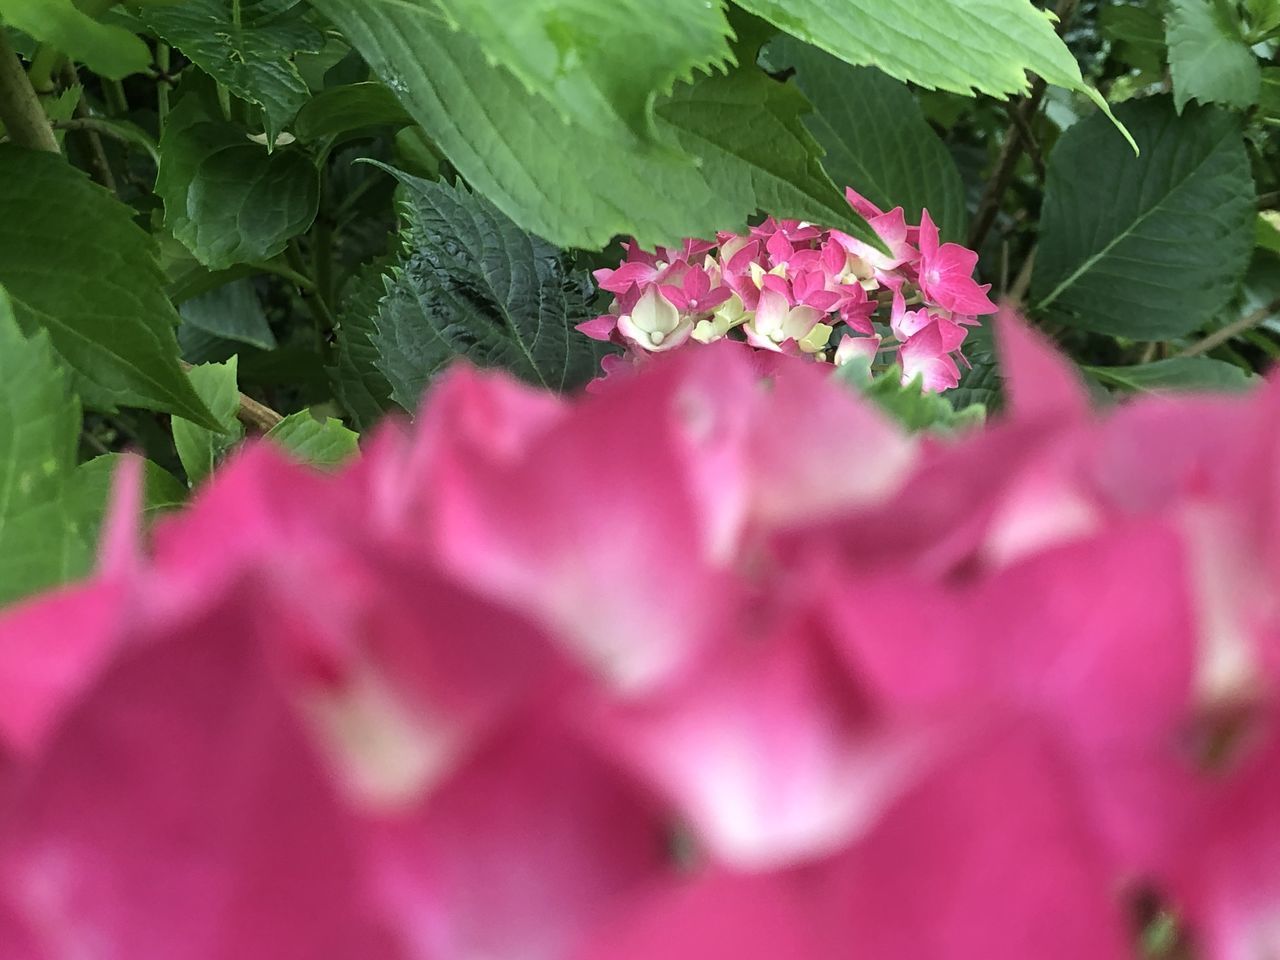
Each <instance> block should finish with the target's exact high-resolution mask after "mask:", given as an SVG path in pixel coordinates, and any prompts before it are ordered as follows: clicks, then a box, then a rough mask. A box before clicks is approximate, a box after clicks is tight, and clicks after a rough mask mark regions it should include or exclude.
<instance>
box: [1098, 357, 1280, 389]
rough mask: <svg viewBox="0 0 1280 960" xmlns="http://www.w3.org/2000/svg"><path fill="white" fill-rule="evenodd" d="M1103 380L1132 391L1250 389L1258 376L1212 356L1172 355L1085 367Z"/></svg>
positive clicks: (1256, 381)
mask: <svg viewBox="0 0 1280 960" xmlns="http://www.w3.org/2000/svg"><path fill="white" fill-rule="evenodd" d="M1084 369H1085V370H1087V371H1088V372H1089V373H1091V374H1092V375H1093V376H1095V377H1097V378H1098V379H1099V380H1101V381H1103V382H1104V383H1106V384H1108V385H1110V386H1112V387H1115V388H1118V389H1120V390H1125V391H1129V392H1133V393H1162V392H1168V391H1176V390H1225V391H1239V390H1247V389H1248V388H1249V387H1251V386H1253V385H1254V384H1256V383H1258V382H1259V381H1258V378H1257V377H1255V376H1253V375H1252V374H1250V373H1248V372H1247V371H1244V370H1241V369H1240V368H1239V367H1237V366H1236V365H1235V364H1233V363H1226V362H1224V361H1222V360H1214V359H1213V358H1211V357H1172V358H1170V359H1168V360H1156V361H1155V362H1153V363H1143V364H1139V365H1137V366H1132V367H1085V368H1084Z"/></svg>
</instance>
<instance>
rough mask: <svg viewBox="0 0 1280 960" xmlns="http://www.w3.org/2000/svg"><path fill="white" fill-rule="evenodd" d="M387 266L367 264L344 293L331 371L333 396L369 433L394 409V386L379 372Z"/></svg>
mask: <svg viewBox="0 0 1280 960" xmlns="http://www.w3.org/2000/svg"><path fill="white" fill-rule="evenodd" d="M388 270H389V267H388V265H387V264H386V263H385V262H383V261H381V260H379V261H374V262H373V263H370V264H366V265H365V266H364V267H363V268H362V269H361V270H360V272H359V273H357V274H356V276H355V277H353V278H352V279H351V281H350V282H349V283H348V285H347V289H346V290H344V291H343V296H342V302H341V304H340V305H339V307H338V327H337V330H336V331H335V346H336V348H337V349H336V352H337V359H336V362H335V364H334V367H333V369H332V370H331V371H330V380H331V381H332V383H333V388H334V394H335V395H336V396H337V398H338V402H339V403H341V404H342V406H343V408H344V409H345V410H346V411H347V415H348V416H349V417H350V418H351V422H352V423H354V424H355V425H356V427H357V428H358V429H360V430H368V429H369V428H370V427H372V426H373V425H374V424H375V423H376V422H377V421H378V420H379V419H380V418H381V417H382V414H383V413H384V412H385V411H386V410H387V408H388V407H390V406H391V402H392V401H391V385H390V384H389V383H387V378H386V377H385V376H383V374H382V371H381V370H379V369H378V348H377V347H375V346H374V345H373V337H374V335H375V334H376V332H377V325H376V319H377V315H378V302H379V301H380V300H381V299H382V297H383V296H384V295H385V294H386V292H387V289H386V283H385V280H384V278H385V276H386V274H387V271H388Z"/></svg>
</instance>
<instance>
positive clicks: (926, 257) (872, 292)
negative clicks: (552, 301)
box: [578, 188, 996, 391]
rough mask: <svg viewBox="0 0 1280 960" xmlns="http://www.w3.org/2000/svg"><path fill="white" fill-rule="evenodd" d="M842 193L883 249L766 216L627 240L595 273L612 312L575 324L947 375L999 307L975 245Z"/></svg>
mask: <svg viewBox="0 0 1280 960" xmlns="http://www.w3.org/2000/svg"><path fill="white" fill-rule="evenodd" d="M845 193H846V197H847V198H848V201H849V204H850V206H852V207H853V208H854V210H856V211H857V212H858V213H859V214H860V215H861V216H862V217H864V218H865V219H866V220H867V222H868V223H869V224H870V225H871V227H872V229H874V230H875V232H876V235H877V236H879V237H880V239H881V240H882V241H884V245H885V246H886V247H887V248H888V251H889V252H888V253H887V254H886V253H884V252H882V251H880V250H878V249H876V248H875V247H873V246H871V245H870V244H867V243H864V242H862V241H861V240H856V239H854V238H853V237H851V236H849V235H848V234H847V233H844V232H843V231H840V230H833V229H827V228H823V227H818V226H815V225H813V224H811V223H805V222H804V221H800V220H775V219H774V218H772V217H770V218H769V219H767V220H765V221H764V222H763V223H762V224H760V225H759V226H756V227H752V228H751V229H750V232H749V233H748V234H747V235H745V236H741V235H738V234H733V233H721V234H719V235H718V236H717V238H716V241H715V242H714V243H713V242H711V241H708V240H696V239H687V240H685V241H684V243H683V245H682V246H680V247H678V248H671V247H659V248H658V249H657V250H656V251H654V252H650V251H647V250H644V249H642V248H640V247H639V246H638V245H636V244H635V243H634V242H632V243H629V244H626V245H625V246H626V250H627V259H626V261H625V262H624V263H622V264H621V265H620V266H619V267H617V268H616V269H604V270H597V271H596V272H595V278H596V281H597V283H599V285H600V289H602V290H607V291H609V292H610V293H612V294H613V295H614V297H615V298H616V299H615V300H614V302H613V304H612V305H611V306H610V309H609V312H608V313H606V314H604V315H602V316H599V317H597V318H595V319H594V320H589V321H587V322H586V323H582V324H579V325H578V329H579V330H580V331H582V332H583V333H585V334H587V335H588V336H590V337H593V338H595V339H597V340H611V341H614V342H617V343H620V344H624V345H626V346H627V347H628V348H629V349H630V350H631V351H632V353H633V355H643V354H645V353H656V352H663V351H667V350H672V349H674V348H676V347H679V346H680V345H682V344H684V343H686V342H688V341H689V340H690V339H692V340H696V341H699V342H701V343H711V342H713V341H715V340H721V339H724V338H725V337H730V336H733V337H739V338H742V339H745V341H746V342H747V343H749V344H750V345H751V346H753V347H755V348H757V349H759V350H768V351H774V352H781V353H790V354H797V355H808V356H810V357H813V358H814V359H817V360H822V361H828V360H829V361H834V362H835V363H836V364H843V363H846V362H848V361H849V360H851V359H853V358H855V357H865V358H866V359H867V361H868V362H874V361H875V360H876V359H877V357H885V356H893V355H894V354H895V353H896V358H897V363H898V365H899V366H900V367H901V370H902V381H903V383H909V382H911V381H912V380H913V379H915V378H916V377H919V378H920V380H921V383H922V385H923V386H924V389H926V390H932V391H942V390H948V389H950V388H951V387H954V386H956V385H957V384H958V383H959V382H960V367H959V364H957V362H956V359H957V358H959V359H960V361H961V362H963V360H964V355H963V354H962V353H961V350H960V348H961V345H962V344H963V343H964V339H965V336H966V334H967V333H968V330H967V328H968V327H970V326H973V325H974V324H976V323H977V322H978V317H980V316H983V315H986V314H992V313H995V311H996V307H995V304H994V303H992V302H991V300H990V298H989V297H988V296H987V291H988V290H989V289H990V284H987V285H985V286H980V285H979V284H978V283H977V281H975V280H974V278H973V271H974V268H975V267H976V266H977V263H978V255H977V254H976V253H974V252H973V251H972V250H967V249H965V248H964V247H962V246H960V245H959V244H955V243H941V242H940V239H939V236H938V228H937V226H935V225H934V222H933V220H932V218H931V217H930V216H929V211H927V210H925V211H924V212H923V213H922V215H921V221H920V224H919V226H910V225H908V224H907V220H906V215H905V214H904V212H903V209H902V208H901V207H895V208H894V209H893V210H890V211H889V212H888V213H886V212H885V211H883V210H881V209H880V208H879V207H877V206H876V205H875V204H873V203H871V202H870V201H869V200H867V199H866V198H865V197H863V196H861V195H860V194H858V193H856V192H855V191H854V190H853V189H852V188H850V189H848V190H846V192H845ZM886 332H887V333H888V334H889V335H888V336H887V337H886V336H885V335H884V334H885V333H886Z"/></svg>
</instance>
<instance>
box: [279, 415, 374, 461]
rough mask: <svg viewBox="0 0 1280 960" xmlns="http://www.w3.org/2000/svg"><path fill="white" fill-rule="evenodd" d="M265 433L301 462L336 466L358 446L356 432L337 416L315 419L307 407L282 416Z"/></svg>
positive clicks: (358, 447) (349, 456)
mask: <svg viewBox="0 0 1280 960" xmlns="http://www.w3.org/2000/svg"><path fill="white" fill-rule="evenodd" d="M266 436H267V439H269V440H273V441H275V442H276V443H278V444H280V446H282V447H283V448H284V449H285V450H287V451H288V452H289V453H291V454H293V456H295V457H297V458H298V459H299V460H301V461H302V462H303V463H310V464H313V465H314V466H317V467H337V466H340V465H341V464H343V463H345V462H346V461H347V460H350V459H351V458H352V457H353V456H355V455H356V453H357V452H358V451H359V449H360V444H359V441H360V435H359V434H357V433H355V432H354V431H351V430H348V429H347V428H346V427H344V426H343V425H342V421H341V420H335V419H334V418H333V417H326V418H325V419H323V420H317V419H316V418H315V417H314V416H313V415H312V414H311V411H309V410H300V411H299V412H297V413H294V414H290V415H289V416H287V417H285V418H284V419H283V420H281V421H280V422H279V423H277V424H276V425H275V426H274V427H272V428H271V429H270V430H268V431H267V434H266Z"/></svg>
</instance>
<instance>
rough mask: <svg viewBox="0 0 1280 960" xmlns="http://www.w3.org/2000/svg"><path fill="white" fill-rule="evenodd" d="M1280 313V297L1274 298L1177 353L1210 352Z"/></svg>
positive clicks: (1195, 354)
mask: <svg viewBox="0 0 1280 960" xmlns="http://www.w3.org/2000/svg"><path fill="white" fill-rule="evenodd" d="M1277 313H1280V297H1277V298H1276V299H1275V300H1272V301H1271V302H1270V303H1268V304H1267V305H1266V306H1264V307H1259V308H1258V309H1257V310H1255V311H1253V313H1248V314H1245V315H1244V316H1243V317H1241V318H1240V319H1239V320H1237V321H1235V322H1234V323H1228V324H1227V325H1226V326H1225V327H1223V328H1222V329H1221V330H1215V331H1214V332H1213V333H1211V334H1209V335H1208V336H1207V337H1205V338H1204V339H1203V340H1197V341H1196V342H1195V343H1193V344H1192V345H1191V346H1189V347H1187V348H1186V349H1185V350H1183V351H1181V352H1180V353H1178V354H1176V356H1179V357H1196V356H1199V355H1200V354H1202V353H1208V352H1209V351H1210V350H1212V349H1214V348H1215V347H1220V346H1222V345H1223V344H1224V343H1226V342H1227V341H1228V340H1232V339H1234V338H1235V337H1238V336H1240V334H1242V333H1245V332H1247V331H1249V330H1252V329H1253V328H1254V327H1256V326H1257V325H1258V324H1260V323H1262V321H1264V320H1266V319H1267V318H1268V317H1271V316H1274V315H1275V314H1277Z"/></svg>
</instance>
